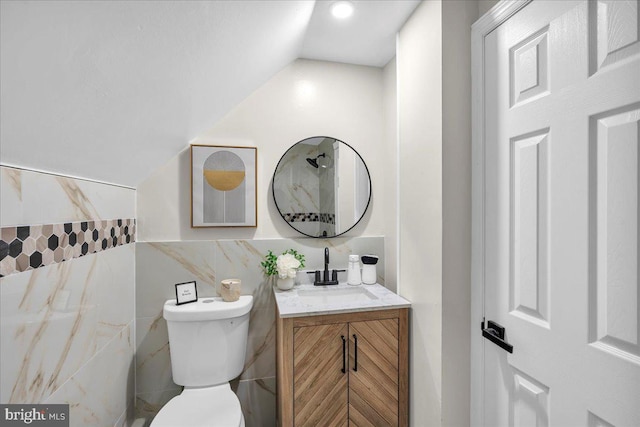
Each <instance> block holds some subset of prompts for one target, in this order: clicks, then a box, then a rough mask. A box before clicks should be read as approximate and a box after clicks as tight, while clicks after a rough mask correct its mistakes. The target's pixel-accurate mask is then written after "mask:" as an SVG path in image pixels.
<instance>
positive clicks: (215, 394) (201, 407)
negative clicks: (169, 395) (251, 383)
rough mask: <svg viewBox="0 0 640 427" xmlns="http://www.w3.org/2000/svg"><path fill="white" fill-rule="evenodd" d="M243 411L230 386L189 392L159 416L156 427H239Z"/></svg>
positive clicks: (164, 407) (153, 426)
mask: <svg viewBox="0 0 640 427" xmlns="http://www.w3.org/2000/svg"><path fill="white" fill-rule="evenodd" d="M241 419H242V410H241V409H240V402H239V401H238V397H237V396H236V395H235V394H234V393H233V391H231V387H229V384H228V383H227V384H224V385H220V386H216V387H206V388H197V389H185V390H184V391H183V392H182V393H181V394H180V395H179V396H176V397H174V398H173V399H171V400H170V401H169V402H168V403H167V404H166V405H164V406H163V407H162V409H161V410H160V412H158V415H156V416H155V418H154V419H153V422H152V423H151V426H152V427H178V426H184V427H187V426H188V427H238V426H239V425H240V420H241Z"/></svg>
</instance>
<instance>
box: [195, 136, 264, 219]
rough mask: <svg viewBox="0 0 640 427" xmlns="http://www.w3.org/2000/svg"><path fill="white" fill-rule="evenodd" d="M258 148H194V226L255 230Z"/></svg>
mask: <svg viewBox="0 0 640 427" xmlns="http://www.w3.org/2000/svg"><path fill="white" fill-rule="evenodd" d="M257 153H258V149H257V148H256V147H224V146H214V145H192V146H191V227H192V228H198V227H256V226H257V225H258V224H257V221H258V206H257V193H256V188H257V173H256V172H257V171H256V169H257Z"/></svg>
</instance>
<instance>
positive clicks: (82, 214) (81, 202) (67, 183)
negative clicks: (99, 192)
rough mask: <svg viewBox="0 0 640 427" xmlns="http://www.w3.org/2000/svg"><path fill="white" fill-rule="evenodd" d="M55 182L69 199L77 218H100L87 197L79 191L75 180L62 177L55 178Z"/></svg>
mask: <svg viewBox="0 0 640 427" xmlns="http://www.w3.org/2000/svg"><path fill="white" fill-rule="evenodd" d="M56 180H57V181H58V183H59V184H60V187H62V189H63V190H64V192H65V194H66V195H67V197H68V198H69V202H70V203H71V206H73V208H74V210H75V211H76V212H77V213H76V215H77V217H78V218H100V215H99V214H98V211H97V210H96V208H95V207H94V206H93V204H92V203H91V200H90V199H89V197H87V195H86V194H85V193H84V192H83V191H82V190H81V189H80V187H79V186H78V184H77V182H76V180H74V179H71V178H66V177H63V176H56Z"/></svg>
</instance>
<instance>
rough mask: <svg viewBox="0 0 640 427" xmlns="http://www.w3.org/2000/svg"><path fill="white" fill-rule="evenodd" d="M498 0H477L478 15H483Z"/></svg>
mask: <svg viewBox="0 0 640 427" xmlns="http://www.w3.org/2000/svg"><path fill="white" fill-rule="evenodd" d="M498 1H499V0H478V17H480V16H482V15H484V14H485V13H487V12H488V11H489V9H491V8H492V7H493V6H495V5H496V4H498Z"/></svg>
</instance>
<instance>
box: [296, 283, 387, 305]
mask: <svg viewBox="0 0 640 427" xmlns="http://www.w3.org/2000/svg"><path fill="white" fill-rule="evenodd" d="M298 298H299V300H300V302H301V303H303V304H305V305H308V306H321V305H333V304H347V303H355V302H367V301H372V300H377V299H378V297H377V296H375V295H374V294H372V293H371V292H369V291H368V290H366V289H364V288H347V289H345V288H342V289H331V288H329V287H328V288H324V289H322V288H321V289H313V290H312V289H300V290H299V291H298Z"/></svg>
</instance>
